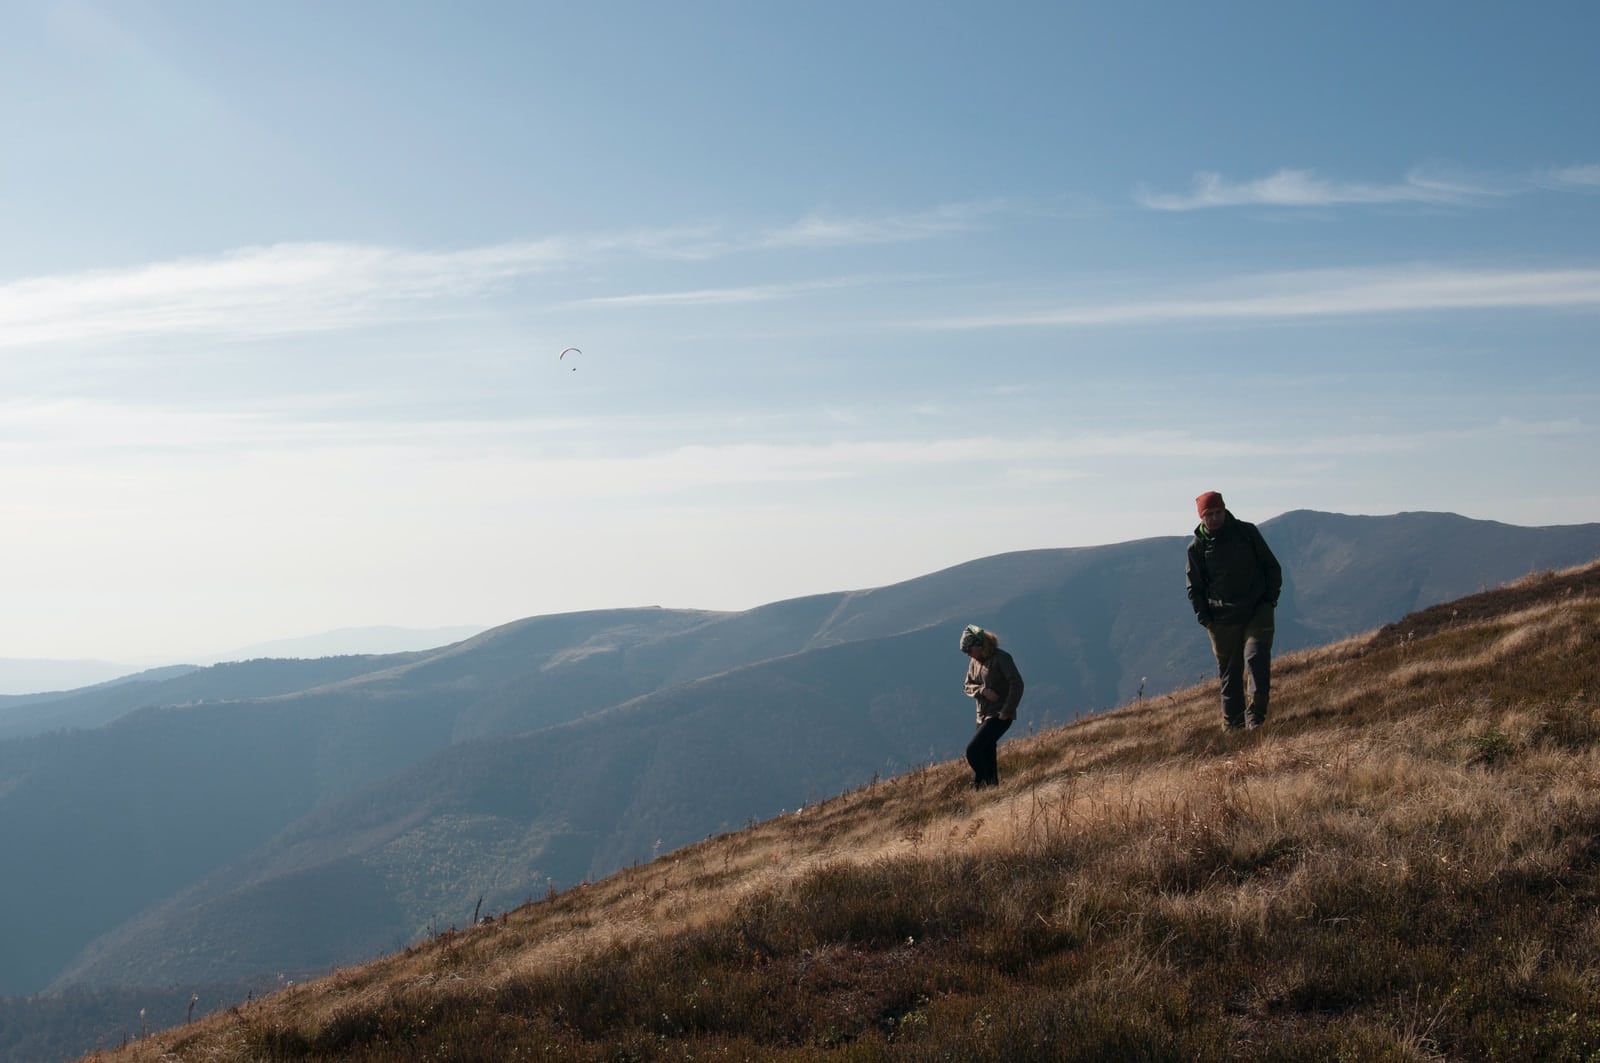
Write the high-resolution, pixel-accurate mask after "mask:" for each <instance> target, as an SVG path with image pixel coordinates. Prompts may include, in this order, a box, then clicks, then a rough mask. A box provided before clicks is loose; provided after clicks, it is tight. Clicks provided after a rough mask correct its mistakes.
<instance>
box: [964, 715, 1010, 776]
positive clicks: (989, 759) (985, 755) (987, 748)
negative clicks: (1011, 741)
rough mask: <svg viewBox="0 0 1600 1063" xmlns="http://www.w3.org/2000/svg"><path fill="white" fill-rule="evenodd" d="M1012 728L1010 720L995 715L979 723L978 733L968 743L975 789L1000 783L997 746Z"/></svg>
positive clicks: (969, 762)
mask: <svg viewBox="0 0 1600 1063" xmlns="http://www.w3.org/2000/svg"><path fill="white" fill-rule="evenodd" d="M1010 729H1011V721H1010V720H1001V719H996V718H993V717H991V718H989V719H987V720H984V721H983V722H982V723H980V724H979V725H978V733H977V734H975V735H973V736H972V741H970V742H968V743H967V763H968V764H971V765H972V787H973V789H975V790H981V789H983V788H984V787H985V786H999V785H1000V766H999V764H998V763H997V760H998V758H997V755H996V753H995V747H996V746H997V745H999V744H1000V736H1001V735H1003V734H1005V733H1006V732H1007V731H1008V730H1010Z"/></svg>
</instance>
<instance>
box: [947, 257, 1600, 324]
mask: <svg viewBox="0 0 1600 1063" xmlns="http://www.w3.org/2000/svg"><path fill="white" fill-rule="evenodd" d="M1595 306H1600V269H1569V270H1525V271H1513V270H1501V271H1492V270H1483V271H1471V270H1447V269H1428V268H1421V267H1419V268H1415V269H1409V270H1392V269H1374V270H1327V271H1314V272H1304V273H1285V274H1277V275H1266V276H1258V277H1241V278H1239V279H1237V280H1235V281H1233V282H1231V283H1230V284H1228V285H1226V286H1225V288H1224V289H1222V290H1219V291H1214V292H1211V293H1201V294H1196V295H1193V296H1190V297H1187V298H1154V299H1144V300H1130V301H1124V302H1117V303H1084V304H1078V305H1068V306H1060V307H1055V308H1051V309H1045V310H1019V311H1010V312H1004V313H989V314H972V315H967V316H962V317H945V318H933V319H930V320H927V321H924V322H921V323H920V327H922V328H927V329H933V330H960V329H979V328H1003V327H1022V326H1105V325H1146V324H1167V323H1171V322H1177V321H1230V320H1231V321H1250V320H1283V319H1293V318H1303V317H1348V316H1356V315H1370V314H1410V313H1427V312H1431V311H1439V310H1489V309H1502V310H1504V309H1540V310H1557V309H1582V308H1587V307H1595Z"/></svg>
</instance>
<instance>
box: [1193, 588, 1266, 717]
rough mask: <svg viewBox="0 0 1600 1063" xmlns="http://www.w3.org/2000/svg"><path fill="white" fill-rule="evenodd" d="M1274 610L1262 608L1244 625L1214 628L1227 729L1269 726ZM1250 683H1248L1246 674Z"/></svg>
mask: <svg viewBox="0 0 1600 1063" xmlns="http://www.w3.org/2000/svg"><path fill="white" fill-rule="evenodd" d="M1273 613H1274V610H1273V608H1272V606H1270V605H1262V606H1260V607H1259V608H1258V609H1257V610H1256V613H1255V615H1254V616H1252V617H1251V618H1250V620H1249V622H1248V623H1244V624H1212V625H1211V627H1210V628H1208V629H1207V630H1208V631H1209V632H1210V634H1211V651H1212V653H1214V654H1215V655H1216V658H1217V678H1219V679H1220V680H1222V723H1223V726H1225V727H1245V726H1249V727H1260V726H1261V725H1262V724H1264V723H1266V722H1267V698H1268V696H1269V695H1270V694H1271V692H1272V628H1273ZM1247 673H1248V676H1249V679H1248V683H1247V682H1246V674H1247Z"/></svg>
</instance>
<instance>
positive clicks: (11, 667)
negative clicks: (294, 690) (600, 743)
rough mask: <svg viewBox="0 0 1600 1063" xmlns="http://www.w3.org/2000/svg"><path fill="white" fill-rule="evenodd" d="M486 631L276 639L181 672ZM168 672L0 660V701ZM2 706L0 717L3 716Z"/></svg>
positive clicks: (390, 631)
mask: <svg viewBox="0 0 1600 1063" xmlns="http://www.w3.org/2000/svg"><path fill="white" fill-rule="evenodd" d="M483 630H485V629H484V627H483V626H482V625H473V626H468V627H462V626H457V627H434V628H407V627H390V626H376V627H347V628H339V629H337V630H334V631H324V632H322V633H321V634H317V635H306V636H302V637H300V638H288V639H275V640H273V641H270V642H258V643H255V644H253V645H250V646H241V647H239V648H238V649H235V650H230V651H228V652H226V653H212V654H204V655H200V656H196V657H194V658H193V659H192V660H191V661H190V662H189V663H188V664H187V665H181V664H180V665H173V666H171V667H174V668H178V669H182V668H185V667H190V668H192V667H197V666H199V665H205V664H216V663H218V662H220V661H249V660H254V659H256V658H258V657H304V658H314V657H339V656H346V655H349V654H361V653H365V654H379V653H403V652H406V651H408V650H425V649H431V648H433V647H436V646H445V645H448V644H449V643H452V642H460V641H461V640H462V639H465V638H471V637H472V636H473V635H476V634H478V633H479V632H480V631H483ZM164 670H165V668H164V667H163V668H154V669H147V668H141V667H140V666H138V665H131V664H125V663H124V664H119V663H117V662H114V661H98V660H90V659H81V660H53V659H46V658H26V657H0V698H4V697H6V696H32V695H38V694H49V693H60V692H63V691H69V690H75V689H79V688H82V687H86V686H94V685H97V684H100V683H109V682H119V681H124V680H128V679H148V678H152V677H153V675H152V673H160V672H162V671H164ZM3 711H4V708H3V705H0V712H3Z"/></svg>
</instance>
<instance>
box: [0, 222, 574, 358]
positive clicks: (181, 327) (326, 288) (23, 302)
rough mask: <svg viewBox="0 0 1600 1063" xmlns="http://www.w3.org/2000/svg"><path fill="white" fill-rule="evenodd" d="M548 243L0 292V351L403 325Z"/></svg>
mask: <svg viewBox="0 0 1600 1063" xmlns="http://www.w3.org/2000/svg"><path fill="white" fill-rule="evenodd" d="M571 255H572V252H571V249H570V248H567V247H565V246H564V245H563V244H562V243H561V242H560V241H545V242H535V243H522V244H504V245H499V246H495V247H486V248H478V249H473V250H468V251H460V252H431V253H429V252H409V251H400V250H395V249H390V248H376V247H363V246H358V245H349V244H319V243H308V244H279V245H274V246H271V247H253V248H244V249H241V250H237V251H231V252H228V253H227V254H223V255H218V256H214V257H211V258H189V259H178V260H174V261H169V262H157V263H152V264H149V265H145V266H139V267H135V268H131V269H125V270H96V271H92V272H86V273H78V274H69V275H62V276H52V277H39V278H32V279H28V280H21V281H14V282H12V283H10V284H6V285H3V286H0V345H3V346H21V345H26V344H37V343H51V342H63V341H70V340H81V339H93V338H100V337H111V336H140V335H158V334H182V333H213V334H219V335H282V334H287V333H295V332H318V331H327V330H330V329H340V328H348V327H351V326H354V325H358V324H364V323H368V322H371V321H373V320H378V319H392V318H402V319H403V318H413V317H416V316H419V315H422V314H425V313H427V312H428V310H427V309H425V308H428V307H434V308H436V307H437V306H438V305H439V304H441V303H442V302H443V301H445V300H448V299H452V298H461V297H464V296H477V295H481V294H482V293H484V292H485V291H487V290H489V289H492V288H494V287H495V286H497V285H499V284H503V283H505V282H507V281H509V280H512V279H514V278H517V277H520V276H523V275H526V274H529V273H532V272H536V271H539V270H543V269H548V268H551V267H552V266H554V265H556V264H558V263H560V262H562V261H566V260H568V259H569V258H570V257H571Z"/></svg>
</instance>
